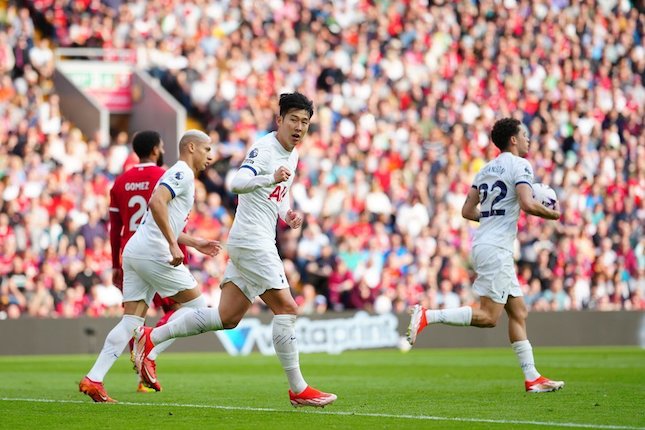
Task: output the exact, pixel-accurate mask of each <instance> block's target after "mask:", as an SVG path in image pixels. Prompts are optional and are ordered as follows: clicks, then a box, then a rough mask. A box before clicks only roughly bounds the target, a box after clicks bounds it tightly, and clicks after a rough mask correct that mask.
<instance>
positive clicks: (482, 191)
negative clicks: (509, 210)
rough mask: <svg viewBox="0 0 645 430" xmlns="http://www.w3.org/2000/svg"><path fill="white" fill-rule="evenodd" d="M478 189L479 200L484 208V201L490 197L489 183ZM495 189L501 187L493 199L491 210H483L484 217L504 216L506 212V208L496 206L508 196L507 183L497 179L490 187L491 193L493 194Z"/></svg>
mask: <svg viewBox="0 0 645 430" xmlns="http://www.w3.org/2000/svg"><path fill="white" fill-rule="evenodd" d="M478 189H479V201H480V203H481V205H482V209H483V207H484V202H485V201H486V199H487V198H488V184H481V185H480V186H479V188H478ZM495 189H499V193H498V194H497V197H495V198H494V199H493V201H492V202H491V203H490V208H489V210H487V211H484V210H483V211H481V217H482V218H487V217H489V216H502V215H504V214H505V213H506V209H495V207H494V206H495V204H497V203H498V202H499V201H500V200H503V199H504V197H506V193H507V192H508V189H507V188H506V184H505V183H504V182H502V181H497V182H495V183H494V184H493V186H492V187H491V188H490V193H491V194H492V193H493V191H494V190H495Z"/></svg>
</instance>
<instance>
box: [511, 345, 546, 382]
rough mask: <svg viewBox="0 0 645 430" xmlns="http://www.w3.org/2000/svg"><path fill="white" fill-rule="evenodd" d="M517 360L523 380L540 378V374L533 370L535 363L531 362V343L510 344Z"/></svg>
mask: <svg viewBox="0 0 645 430" xmlns="http://www.w3.org/2000/svg"><path fill="white" fill-rule="evenodd" d="M511 347H512V348H513V351H515V355H517V359H518V360H519V362H520V367H521V368H522V372H524V379H526V380H527V381H533V380H535V379H537V378H539V377H540V372H538V371H537V369H536V368H535V361H534V360H533V348H532V347H531V342H529V341H528V339H527V340H519V341H517V342H513V343H512V344H511Z"/></svg>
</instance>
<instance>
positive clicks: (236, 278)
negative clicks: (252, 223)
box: [222, 245, 289, 303]
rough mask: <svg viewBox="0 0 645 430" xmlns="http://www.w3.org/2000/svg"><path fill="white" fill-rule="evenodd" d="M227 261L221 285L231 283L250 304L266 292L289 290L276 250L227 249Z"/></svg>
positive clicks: (233, 247) (231, 247)
mask: <svg viewBox="0 0 645 430" xmlns="http://www.w3.org/2000/svg"><path fill="white" fill-rule="evenodd" d="M227 251H228V256H229V258H230V259H229V261H228V263H227V265H226V270H225V271H224V279H223V280H222V285H224V284H225V283H227V282H233V283H234V284H235V285H237V287H238V288H239V289H240V290H241V291H242V292H243V293H244V295H245V296H246V298H247V299H249V301H250V302H251V303H252V302H253V300H255V298H256V297H257V296H260V295H262V294H264V292H265V291H267V290H281V289H283V288H289V281H287V276H286V275H285V273H284V264H283V263H282V260H281V259H280V256H279V255H278V250H277V249H276V248H275V247H273V248H272V249H251V248H238V247H236V246H230V245H229V246H228V247H227Z"/></svg>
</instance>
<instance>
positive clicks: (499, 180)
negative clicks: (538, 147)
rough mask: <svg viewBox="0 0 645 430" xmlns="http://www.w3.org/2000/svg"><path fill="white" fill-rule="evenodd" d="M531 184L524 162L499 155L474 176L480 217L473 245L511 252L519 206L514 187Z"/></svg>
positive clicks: (528, 171)
mask: <svg viewBox="0 0 645 430" xmlns="http://www.w3.org/2000/svg"><path fill="white" fill-rule="evenodd" d="M521 183H526V184H528V185H529V186H531V184H532V183H533V169H532V168H531V165H530V164H529V162H528V161H526V160H525V159H524V158H521V157H517V156H515V155H513V154H511V153H510V152H502V153H501V154H500V155H499V156H498V157H497V158H495V159H494V160H492V161H490V162H489V163H487V164H486V165H485V166H484V167H482V169H481V170H480V171H479V172H478V173H477V175H476V176H475V180H474V183H473V185H472V186H473V188H475V189H476V190H478V191H479V205H480V206H479V207H480V209H479V210H480V214H481V217H480V218H479V228H478V229H477V231H476V232H475V237H474V240H473V245H477V244H480V243H481V244H483V243H485V244H489V245H493V246H498V247H500V248H505V249H508V250H509V251H511V252H512V251H513V242H514V241H515V237H516V236H517V220H518V218H519V217H520V203H519V200H518V196H517V193H516V191H515V186H517V185H518V184H521Z"/></svg>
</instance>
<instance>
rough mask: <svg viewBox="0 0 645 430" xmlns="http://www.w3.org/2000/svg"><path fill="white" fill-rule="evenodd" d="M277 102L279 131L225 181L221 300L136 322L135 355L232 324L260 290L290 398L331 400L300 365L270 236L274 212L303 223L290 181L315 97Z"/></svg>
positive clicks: (292, 310)
mask: <svg viewBox="0 0 645 430" xmlns="http://www.w3.org/2000/svg"><path fill="white" fill-rule="evenodd" d="M279 105H280V114H279V116H278V117H277V125H278V129H277V131H275V132H272V133H269V134H268V135H266V136H264V137H262V138H261V139H259V140H258V141H257V142H255V144H254V145H253V146H252V147H251V149H250V151H249V153H248V154H247V157H246V159H245V160H244V162H243V163H242V166H240V168H239V170H238V171H237V172H236V174H235V176H234V177H233V180H232V183H231V188H232V190H233V192H235V193H237V194H239V203H238V207H237V211H236V214H235V220H234V222H233V227H232V228H231V232H230V234H229V237H228V244H227V250H228V254H229V257H230V261H229V263H228V265H227V266H226V271H225V273H224V279H223V281H222V295H221V298H220V303H219V308H218V309H211V308H206V306H204V307H203V308H202V309H197V310H195V311H193V312H190V313H186V314H185V315H184V316H183V317H182V318H179V319H176V320H174V321H170V322H169V323H168V324H166V325H165V326H163V327H158V328H155V329H151V328H149V327H142V328H140V329H138V330H137V333H136V335H135V353H136V356H135V360H136V362H137V364H138V365H140V363H142V362H143V360H144V359H145V357H146V356H147V354H148V352H149V351H150V350H151V349H152V348H153V347H154V345H157V344H159V343H160V342H164V341H166V340H168V339H171V338H175V337H185V336H192V335H196V334H199V333H203V332H206V331H212V330H222V329H231V328H235V327H236V326H237V324H238V323H239V322H240V320H241V319H242V317H243V316H244V314H245V313H246V312H247V310H248V309H249V307H250V306H251V304H252V303H253V301H254V300H255V298H256V297H258V296H259V297H261V298H262V300H263V301H264V302H265V303H266V304H267V306H268V307H269V308H270V309H271V311H272V312H273V313H274V318H273V346H274V348H275V351H276V354H277V356H278V358H279V360H280V363H281V364H282V367H283V369H284V371H285V373H286V376H287V379H288V381H289V387H290V389H289V399H290V401H291V404H292V405H294V406H318V407H323V406H325V405H328V404H330V403H332V402H334V401H335V400H336V395H335V394H330V393H325V392H322V391H319V390H317V389H315V388H312V387H310V386H309V385H308V384H307V383H306V382H305V380H304V378H303V376H302V373H301V372H300V363H299V353H298V344H297V339H296V330H295V324H296V313H297V310H298V305H297V304H296V302H295V300H294V299H293V297H292V296H291V292H290V290H289V283H288V281H287V277H286V276H285V273H284V265H283V263H282V260H281V259H280V256H279V255H278V250H277V248H276V244H275V240H276V223H277V220H278V217H280V218H281V219H282V220H283V221H284V222H285V223H287V225H289V227H291V228H299V227H300V226H301V225H302V216H301V215H300V214H299V213H297V212H295V211H293V210H292V209H291V208H290V205H289V189H290V187H291V184H292V182H293V177H294V175H293V172H295V170H296V167H297V165H298V150H297V149H296V147H297V146H298V145H299V144H300V143H301V142H302V141H303V139H304V137H305V135H306V134H307V131H308V129H309V122H310V120H311V116H312V115H313V104H312V102H311V100H309V99H308V98H307V97H305V96H304V95H302V94H300V93H298V92H295V93H289V94H282V95H281V96H280V102H279Z"/></svg>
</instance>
